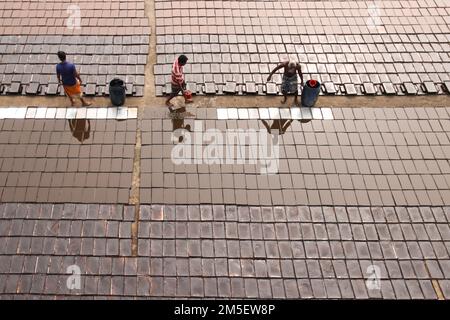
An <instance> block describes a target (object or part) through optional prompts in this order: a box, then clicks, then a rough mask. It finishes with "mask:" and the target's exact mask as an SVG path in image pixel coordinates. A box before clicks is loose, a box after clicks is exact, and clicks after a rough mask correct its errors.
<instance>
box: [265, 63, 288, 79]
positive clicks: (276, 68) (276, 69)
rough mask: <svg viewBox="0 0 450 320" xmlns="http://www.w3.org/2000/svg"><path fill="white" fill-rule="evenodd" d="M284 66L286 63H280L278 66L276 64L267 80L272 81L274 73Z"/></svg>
mask: <svg viewBox="0 0 450 320" xmlns="http://www.w3.org/2000/svg"><path fill="white" fill-rule="evenodd" d="M284 67H286V63H280V64H279V65H278V66H276V67H275V69H273V70H272V72H271V73H270V74H269V76H268V77H267V81H270V79H272V76H273V74H274V73H275V72H277V71H278V70H280V69H282V68H284Z"/></svg>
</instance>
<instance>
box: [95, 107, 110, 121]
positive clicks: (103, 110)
mask: <svg viewBox="0 0 450 320" xmlns="http://www.w3.org/2000/svg"><path fill="white" fill-rule="evenodd" d="M107 113H108V109H107V108H98V109H97V119H106V115H107Z"/></svg>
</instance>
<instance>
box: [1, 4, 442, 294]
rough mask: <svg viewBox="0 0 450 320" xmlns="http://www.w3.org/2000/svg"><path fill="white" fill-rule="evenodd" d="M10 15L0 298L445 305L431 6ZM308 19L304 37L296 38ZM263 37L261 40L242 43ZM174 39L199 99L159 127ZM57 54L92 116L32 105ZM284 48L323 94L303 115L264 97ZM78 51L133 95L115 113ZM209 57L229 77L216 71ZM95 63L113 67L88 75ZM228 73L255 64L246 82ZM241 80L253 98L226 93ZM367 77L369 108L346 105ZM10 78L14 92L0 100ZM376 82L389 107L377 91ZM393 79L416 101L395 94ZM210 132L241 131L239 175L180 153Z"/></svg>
mask: <svg viewBox="0 0 450 320" xmlns="http://www.w3.org/2000/svg"><path fill="white" fill-rule="evenodd" d="M12 3H13V2H11V1H5V2H4V3H2V4H1V5H2V6H3V7H1V8H2V9H3V10H6V11H8V10H9V11H11V16H12V18H9V16H6V14H5V16H4V18H7V19H10V20H11V21H9V20H8V21H7V23H9V24H10V25H13V23H15V24H14V25H16V26H17V28H16V29H14V30H12V29H10V28H8V27H5V28H0V30H2V31H1V32H0V34H1V36H0V40H1V41H0V50H3V51H1V52H0V77H1V79H2V82H1V86H0V92H2V93H3V94H2V95H0V128H1V129H0V243H3V244H4V245H3V246H1V248H0V298H1V299H24V298H25V299H26V298H29V299H101V298H105V299H135V298H144V299H145V298H225V299H229V298H290V299H298V298H308V299H311V298H326V299H344V298H347V299H368V298H383V299H442V300H443V299H449V298H450V228H449V222H450V162H449V160H450V122H449V119H450V103H449V99H448V94H447V93H446V92H445V91H444V90H443V88H445V83H446V82H447V81H448V80H449V77H448V73H449V70H448V69H447V68H448V64H449V62H450V60H449V58H450V57H449V55H448V54H449V53H450V50H449V48H448V45H447V43H446V42H445V41H441V40H442V39H448V37H449V34H450V33H449V30H448V23H446V22H447V21H448V17H449V14H450V12H449V9H448V8H449V7H448V3H447V2H446V1H437V0H435V1H409V2H408V4H406V3H403V2H398V1H385V2H383V3H381V4H380V6H379V7H376V6H375V7H373V4H372V2H370V3H369V2H365V1H357V2H350V1H343V2H339V3H338V2H332V1H245V2H244V1H239V2H237V1H214V2H213V1H181V2H176V3H177V4H178V5H180V7H181V8H182V9H185V10H188V11H189V12H190V13H191V14H190V15H189V18H188V19H187V20H186V19H185V17H184V16H183V15H182V14H181V11H180V10H178V9H177V8H176V7H172V6H173V4H174V3H175V2H174V1H158V0H157V1H150V0H146V1H143V0H136V1H129V2H127V5H126V6H125V7H124V4H123V3H122V4H119V3H118V2H114V1H111V2H109V1H108V2H106V1H105V2H101V1H96V2H94V3H88V2H82V4H81V10H82V11H81V13H82V17H86V15H84V14H83V13H86V12H90V13H89V14H90V15H92V17H89V19H88V20H87V19H86V20H85V18H82V21H83V22H82V27H81V29H67V25H66V19H59V18H58V17H61V16H64V17H65V18H66V16H65V15H67V13H66V10H65V7H63V6H62V2H58V1H55V2H50V3H48V4H46V7H36V8H35V7H29V6H30V4H27V2H25V1H24V2H20V3H21V6H18V5H17V4H15V5H13V4H12ZM349 3H356V5H357V7H356V5H355V7H353V8H350V7H349ZM31 5H32V6H33V4H31ZM371 5H372V6H371ZM47 6H48V7H47ZM192 6H195V7H192ZM279 8H280V9H279ZM119 9H120V10H119ZM281 9H282V10H281ZM41 10H46V11H48V12H51V16H45V18H42V17H40V19H44V20H42V21H41V20H30V21H31V22H30V25H31V26H33V25H34V26H41V27H40V28H31V27H30V25H27V24H26V22H25V21H26V19H22V18H23V17H22V15H24V16H27V17H31V18H32V17H33V13H32V12H34V11H41ZM211 10H212V11H211ZM6 11H5V12H6ZM9 11H8V12H9ZM13 11H15V12H16V13H14V14H13V13H12V12H13ZM282 12H289V13H290V14H294V15H296V16H297V17H300V16H301V17H302V19H296V20H295V21H294V22H293V21H291V20H290V19H291V18H290V16H289V15H288V16H286V17H283V16H282V15H281V13H282ZM213 13H214V14H213ZM316 13H317V17H319V18H320V19H321V20H320V21H318V20H317V21H316V20H314V23H317V22H320V23H318V24H317V25H318V29H317V33H316V34H310V35H308V38H307V39H306V38H305V39H303V38H299V39H297V38H296V36H297V35H298V34H301V35H303V34H304V32H301V31H302V30H303V29H304V28H305V26H307V25H308V24H310V23H312V22H313V20H312V19H315V16H314V15H315V14H316ZM18 17H22V18H21V19H18ZM117 17H120V18H121V19H118V18H117ZM129 17H131V18H129ZM256 17H258V19H256ZM393 17H396V18H395V19H394V18H393ZM15 19H17V20H15ZM124 19H130V20H132V22H131V21H128V20H127V21H128V22H127V23H130V25H133V26H132V27H130V26H129V25H128V26H127V27H126V28H124V26H123V25H119V24H118V23H119V22H118V21H123V20H124ZM368 19H369V20H370V21H371V22H372V24H367V21H369V20H368ZM396 19H397V20H396ZM3 20H5V19H3ZM12 20H14V21H15V22H14V21H12ZM380 21H381V22H380ZM120 23H122V22H120ZM123 23H125V22H123ZM267 26H270V28H266V29H265V31H266V30H267V32H266V33H267V36H270V37H266V38H263V39H259V40H261V41H259V42H257V41H256V36H257V35H258V34H260V33H261V32H260V28H262V27H267ZM292 27H295V30H294V29H292ZM369 27H370V28H369ZM371 28H372V29H371ZM286 33H287V34H288V35H289V37H284V38H283V37H282V36H283V35H285V34H286ZM224 34H225V35H227V38H226V39H225V38H224V37H223V35H224ZM62 35H64V36H62ZM172 35H174V36H178V38H176V39H175V37H172ZM243 35H245V36H246V37H244V38H243V37H242V36H243ZM358 35H361V38H358ZM36 36H37V38H36ZM39 36H46V37H47V38H39ZM54 36H58V37H59V36H62V37H61V38H53V37H54ZM71 36H73V37H74V38H68V37H71ZM9 37H16V38H14V39H12V38H9ZM77 37H87V38H83V39H84V40H85V44H84V47H83V48H84V49H83V50H84V51H83V52H78V53H77V52H75V49H74V48H73V47H70V46H69V45H70V43H71V42H73V41H75V40H76V41H78V40H77V39H79V38H77ZM89 37H96V38H89ZM219 37H221V38H219ZM219 39H220V40H226V42H219ZM175 40H180V41H179V43H178V42H177V41H175ZM14 41H17V43H13V42H14ZM45 41H46V42H45ZM305 41H307V42H305ZM328 41H329V42H328ZM98 43H100V44H101V45H100V44H98ZM219 43H220V44H221V45H224V47H223V48H222V47H220V52H215V51H216V50H217V46H214V45H215V44H219ZM272 44H273V46H272ZM176 45H182V47H181V49H183V50H185V49H186V51H185V52H187V53H188V54H189V55H190V57H191V61H190V62H191V66H190V69H187V70H186V71H187V72H186V73H187V81H188V82H189V83H190V86H191V88H194V87H195V92H196V93H197V94H198V95H197V96H196V97H195V98H194V103H193V104H192V105H189V106H188V108H187V113H181V114H177V115H173V114H172V115H171V114H169V112H168V110H167V109H166V108H165V107H163V105H164V98H163V97H161V95H162V92H163V90H164V88H165V81H166V78H167V76H168V73H167V72H166V69H164V68H166V67H165V65H167V64H170V62H171V60H172V59H173V57H174V54H175V46H176ZM255 45H257V46H256V47H255ZM355 45H356V47H357V48H358V49H356V47H355ZM60 46H63V47H64V48H66V47H65V46H69V47H67V49H66V50H68V51H69V50H72V51H70V52H71V53H72V57H74V59H77V61H76V62H77V65H80V66H82V67H83V68H84V70H85V72H84V73H83V72H82V76H83V78H84V79H86V81H85V83H86V84H87V85H89V87H87V86H86V88H85V91H88V90H91V92H90V94H89V95H88V97H87V99H90V100H91V101H92V102H93V106H92V107H90V108H82V107H77V108H76V109H73V108H69V106H68V100H67V98H65V97H64V96H57V95H54V94H50V93H49V92H53V91H52V90H53V89H54V90H56V88H57V87H55V86H54V85H52V84H54V83H53V82H54V79H53V78H52V77H54V76H53V75H52V72H53V63H54V61H53V60H47V59H52V58H51V57H52V53H51V52H53V51H52V50H53V49H58V48H59V47H60ZM190 46H192V48H191V47H190ZM194 46H195V49H196V50H194ZM258 46H259V47H258ZM255 48H256V49H255ZM190 49H192V50H191V51H189V50H190ZM27 50H28V51H27ZM80 50H81V49H80ZM108 50H111V51H112V54H110V53H108V52H109V51H108ZM255 50H256V51H255ZM311 50H312V51H311ZM176 53H178V52H176ZM286 53H289V54H293V53H295V54H296V55H297V58H299V60H300V61H301V63H302V65H303V67H304V68H305V69H304V72H305V77H306V78H307V79H309V78H317V79H320V80H321V81H322V82H323V83H328V82H330V83H332V84H333V85H334V88H336V89H338V90H337V91H338V92H337V93H336V95H327V94H326V92H325V91H324V92H323V93H324V95H321V96H320V97H319V100H318V102H317V104H316V106H315V107H314V108H312V109H309V108H296V107H292V106H291V105H290V104H289V103H291V101H292V98H289V100H288V102H289V103H288V104H286V105H285V106H283V105H281V103H280V100H281V96H279V92H275V94H273V95H271V94H268V95H266V93H267V92H263V91H264V90H266V87H264V85H263V84H262V83H259V82H258V81H260V78H261V79H265V77H266V76H267V72H266V70H265V68H266V67H267V68H268V67H271V66H272V65H271V63H272V61H271V62H270V63H268V62H264V61H265V59H266V58H267V57H270V58H271V59H274V58H277V59H281V58H283V57H282V55H284V54H286ZM95 54H98V59H99V60H100V61H101V63H100V65H102V66H103V65H104V66H107V70H109V69H108V68H111V67H112V66H114V68H116V71H117V75H120V76H122V77H123V78H124V79H127V83H128V84H129V85H130V84H132V87H130V88H131V89H132V92H130V94H131V95H130V96H128V97H127V100H126V104H125V106H123V107H121V108H116V107H111V106H110V101H109V98H108V97H106V96H104V95H103V94H102V92H103V91H102V90H104V89H105V88H106V87H105V84H106V81H107V79H108V77H112V76H115V75H116V74H108V73H104V71H102V70H101V68H98V69H97V68H96V67H95V65H96V64H97V63H96V62H95V61H94V60H89V59H90V58H89V57H92V56H94V55H95ZM213 54H215V57H220V59H221V60H220V61H221V64H223V65H228V66H227V67H224V69H223V70H222V69H220V72H217V74H218V75H220V77H214V75H213V74H214V72H213V71H212V69H213V68H214V66H212V62H211V61H210V58H211V57H212V55H213ZM109 55H111V56H117V63H115V62H114V60H113V59H112V58H111V60H108V61H107V62H102V60H101V59H103V58H102V57H106V56H109ZM266 55H267V57H266ZM29 57H31V58H29ZM139 57H140V58H139ZM249 57H251V59H256V60H251V63H248V62H246V59H247V58H249ZM315 57H316V58H315ZM229 58H230V59H231V60H230V61H229V60H228V59H229ZM21 59H26V60H21ZM41 59H43V60H41ZM78 59H79V60H78ZM128 59H129V60H128ZM143 59H145V61H144V60H143ZM258 59H259V60H258ZM302 59H305V60H302ZM323 59H325V60H323ZM334 59H339V60H337V61H335V60H334ZM341 59H343V60H341ZM361 59H363V60H361ZM379 59H382V61H381V60H379ZM16 60H17V61H18V62H15V61H16ZM19 61H25V62H23V63H24V64H25V65H27V66H30V67H29V68H30V70H34V71H35V73H34V74H35V75H39V77H35V76H33V77H32V78H31V79H30V78H29V75H30V73H26V72H25V71H24V70H27V69H26V68H25V69H21V68H20V67H19V68H17V65H20V64H21V63H19ZM85 61H87V62H86V63H85ZM93 61H94V62H93ZM246 64H248V65H251V64H253V65H257V64H261V65H265V67H264V68H263V67H261V69H258V72H255V73H254V74H252V76H255V77H253V78H249V72H247V70H246ZM201 65H208V66H209V68H210V69H209V70H208V69H202V67H201ZM331 65H333V66H334V67H333V66H331ZM93 66H94V67H93ZM198 66H200V69H198V68H199V67H198ZM352 66H353V67H352ZM129 67H130V68H129ZM203 68H205V67H203ZM227 68H230V71H228V69H227ZM233 68H237V69H236V72H231V70H232V69H233ZM249 68H254V66H250V67H249ZM330 68H331V69H330ZM333 68H334V69H335V71H333V70H334V69H333ZM361 68H363V69H361ZM373 68H375V69H373ZM392 68H394V69H392ZM411 68H412V69H411ZM353 69H354V70H353ZM233 70H234V69H233ZM330 70H331V71H330ZM122 72H123V73H122ZM52 81H53V82H52ZM253 82H254V83H255V84H256V85H258V86H259V88H260V89H261V92H259V93H257V94H256V93H255V94H254V95H245V94H242V90H243V88H245V87H246V86H248V85H249V83H253ZM275 82H276V81H275ZM366 82H367V83H368V82H370V83H371V84H372V85H374V87H375V88H376V89H377V90H380V91H379V92H378V94H377V95H374V96H368V95H362V94H361V92H359V91H358V90H360V88H361V87H362V85H363V83H366ZM430 82H432V84H430ZM13 83H20V88H21V90H24V91H22V92H20V93H17V94H12V92H9V93H8V92H7V91H5V90H10V89H11V88H18V87H17V86H16V87H14V86H13V85H12V84H13ZM33 83H39V86H38V87H36V86H34V85H33ZM230 83H232V84H230ZM387 83H390V84H392V85H393V87H392V88H393V90H395V93H394V94H393V95H385V94H382V93H381V90H382V88H384V87H383V86H384V84H386V88H390V86H388V85H387ZM405 83H411V84H412V85H413V86H412V87H411V86H409V88H410V89H411V88H412V89H416V90H417V94H418V95H403V92H401V88H402V85H404V84H405ZM424 83H427V86H425V87H426V88H429V89H432V88H433V86H434V88H435V89H436V90H437V92H436V93H435V94H431V93H427V92H426V90H425V91H424V90H423V88H424ZM194 85H195V86H194ZM234 85H236V88H237V89H236V92H234V93H235V94H233V93H231V94H222V93H223V92H221V90H223V89H224V88H225V87H226V86H232V87H233V86H234ZM193 86H194V87H193ZM207 87H208V90H209V89H210V90H212V91H214V92H213V93H211V94H205V93H206V92H205V91H206V88H207ZM343 88H345V89H343ZM349 88H356V90H357V91H358V95H355V96H350V95H349V94H348V92H346V91H345V90H347V89H349ZM34 89H36V90H38V89H39V90H41V93H42V94H41V95H34V94H32V91H33V90H34ZM44 93H45V94H44ZM175 104H176V105H178V106H182V105H183V102H182V98H181V97H180V98H177V100H176V101H175ZM177 129H178V130H177ZM188 129H189V130H188ZM212 129H217V130H218V131H216V133H215V134H216V135H217V136H220V137H222V138H224V139H226V138H227V137H229V136H228V135H230V134H236V133H239V132H240V133H241V134H242V133H244V136H241V137H240V138H238V140H237V141H239V142H240V143H237V149H236V150H238V149H239V148H241V151H243V152H244V153H243V154H244V160H245V163H239V162H237V159H236V158H233V157H232V159H234V160H235V161H231V160H230V162H228V163H227V162H225V161H220V159H222V160H224V159H223V158H224V156H222V157H219V158H218V159H219V160H217V161H216V162H214V163H208V162H207V160H208V159H207V158H206V159H205V153H203V151H205V150H206V146H207V145H208V144H210V143H211V140H207V139H206V138H204V136H202V137H203V138H202V137H200V139H202V140H200V141H198V140H195V139H197V138H196V133H197V132H201V133H208V132H209V133H211V132H212V131H211V130H212ZM176 130H177V131H176ZM251 132H258V133H260V134H262V135H263V136H264V137H265V138H267V139H268V140H267V141H269V146H271V147H276V149H273V150H277V154H276V155H275V156H273V157H269V159H266V160H276V168H277V170H276V171H275V172H266V171H264V168H266V167H265V166H264V164H265V162H264V161H263V159H261V158H258V157H255V154H254V153H252V152H254V150H259V149H254V148H261V144H258V143H255V142H254V141H253V142H252V141H251V140H250V142H248V141H247V140H244V139H247V138H246V136H245V134H249V133H251ZM180 134H181V135H182V136H183V138H184V139H183V141H184V143H185V144H186V145H187V146H189V139H193V142H192V145H193V146H201V147H203V148H202V149H201V150H200V152H201V153H195V152H196V151H195V147H192V148H193V149H192V150H194V151H193V153H192V154H191V156H188V157H186V158H184V159H183V160H184V162H183V163H180V162H176V158H174V156H173V155H174V153H173V152H174V150H176V149H177V147H178V148H179V147H180V146H182V145H183V143H181V142H180V140H179V136H180ZM205 139H206V140H205ZM224 141H226V140H224ZM242 141H245V142H244V143H243V144H242ZM228 142H229V143H228V146H230V145H231V146H233V147H235V148H236V141H234V142H233V140H231V142H230V141H228ZM218 146H222V144H221V143H219V144H218ZM265 146H266V147H267V145H265ZM252 148H253V149H252ZM219 149H220V148H219ZM219 149H216V150H219ZM233 150H235V149H233ZM236 150H235V151H236ZM252 150H253V151H252ZM273 150H272V151H273ZM236 152H237V151H236ZM235 155H236V154H235ZM178 160H179V159H178ZM196 160H197V161H198V162H195V161H196ZM268 173H270V174H268Z"/></svg>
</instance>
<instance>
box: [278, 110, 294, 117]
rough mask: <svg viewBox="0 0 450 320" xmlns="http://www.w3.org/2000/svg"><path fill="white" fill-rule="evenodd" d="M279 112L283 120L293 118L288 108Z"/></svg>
mask: <svg viewBox="0 0 450 320" xmlns="http://www.w3.org/2000/svg"><path fill="white" fill-rule="evenodd" d="M279 111H280V116H281V119H290V118H291V113H290V112H289V109H288V108H281V109H279Z"/></svg>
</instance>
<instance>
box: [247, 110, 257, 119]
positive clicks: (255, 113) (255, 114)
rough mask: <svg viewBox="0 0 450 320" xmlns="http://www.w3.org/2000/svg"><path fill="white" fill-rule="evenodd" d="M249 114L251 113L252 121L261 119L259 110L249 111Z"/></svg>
mask: <svg viewBox="0 0 450 320" xmlns="http://www.w3.org/2000/svg"><path fill="white" fill-rule="evenodd" d="M248 113H249V118H250V119H259V112H258V109H255V108H252V109H248Z"/></svg>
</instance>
